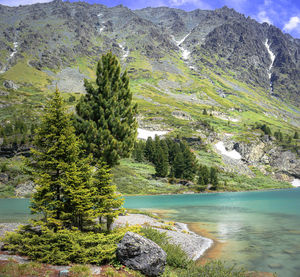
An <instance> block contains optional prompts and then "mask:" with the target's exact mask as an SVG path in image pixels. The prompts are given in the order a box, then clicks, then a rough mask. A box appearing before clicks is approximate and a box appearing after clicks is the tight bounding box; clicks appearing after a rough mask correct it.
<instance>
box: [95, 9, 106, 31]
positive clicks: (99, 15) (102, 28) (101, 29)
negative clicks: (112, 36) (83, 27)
mask: <svg viewBox="0 0 300 277" xmlns="http://www.w3.org/2000/svg"><path fill="white" fill-rule="evenodd" d="M97 16H98V20H99V23H100V18H101V17H102V16H103V14H102V13H98V14H97ZM104 23H105V21H103V20H102V21H101V24H104ZM104 29H105V26H102V27H100V29H99V31H98V32H99V34H101V33H102V32H103V30H104Z"/></svg>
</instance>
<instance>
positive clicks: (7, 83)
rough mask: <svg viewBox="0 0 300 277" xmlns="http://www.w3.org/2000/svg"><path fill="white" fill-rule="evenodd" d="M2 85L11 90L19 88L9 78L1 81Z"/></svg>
mask: <svg viewBox="0 0 300 277" xmlns="http://www.w3.org/2000/svg"><path fill="white" fill-rule="evenodd" d="M3 86H5V87H6V88H8V89H13V90H17V89H18V88H19V86H18V85H16V84H15V83H14V82H13V81H11V80H5V81H4V82H3Z"/></svg>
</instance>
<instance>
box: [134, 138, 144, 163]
mask: <svg viewBox="0 0 300 277" xmlns="http://www.w3.org/2000/svg"><path fill="white" fill-rule="evenodd" d="M144 152H145V142H144V141H142V140H140V141H137V142H135V144H134V149H133V152H132V156H133V158H134V159H135V160H136V161H137V162H143V161H144Z"/></svg>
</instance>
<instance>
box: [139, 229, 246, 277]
mask: <svg viewBox="0 0 300 277" xmlns="http://www.w3.org/2000/svg"><path fill="white" fill-rule="evenodd" d="M141 232H142V233H143V234H144V236H145V237H146V238H148V239H151V240H152V241H154V242H155V243H157V244H158V245H159V246H160V247H161V248H162V249H163V250H164V251H165V252H166V253H167V267H166V270H165V272H164V274H163V275H162V276H163V277H171V276H172V277H198V276H206V277H215V276H216V277H217V276H218V277H244V276H247V273H246V271H245V270H243V269H235V268H234V267H227V266H226V265H225V264H223V263H222V262H219V261H215V262H210V263H207V264H206V265H204V266H197V265H196V263H195V262H194V261H192V260H190V259H189V258H188V256H187V254H186V253H185V252H184V251H183V250H182V249H181V248H180V247H179V246H178V245H174V244H170V243H169V242H168V236H167V234H166V233H161V232H159V231H157V230H155V229H152V228H142V229H141Z"/></svg>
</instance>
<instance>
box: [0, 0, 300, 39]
mask: <svg viewBox="0 0 300 277" xmlns="http://www.w3.org/2000/svg"><path fill="white" fill-rule="evenodd" d="M69 1H70V2H76V1H77V0H76V1H75V0H69ZM38 2H39V3H45V2H50V0H0V4H2V5H7V6H18V5H27V4H34V3H38ZM82 2H83V1H82ZM84 2H88V3H91V4H95V3H98V4H103V5H106V6H108V7H113V6H116V5H120V4H122V5H123V6H126V7H128V8H130V9H142V8H146V7H159V6H166V7H172V8H178V9H183V10H186V11H191V10H194V9H206V10H212V9H217V8H221V7H223V6H225V5H226V6H227V7H229V8H234V9H235V10H236V11H238V12H240V13H243V14H244V15H246V16H250V17H251V18H253V19H256V20H257V21H258V22H261V23H262V22H268V23H269V24H273V25H275V26H276V27H279V28H280V29H281V30H282V31H283V32H285V33H289V34H291V35H292V36H293V37H296V38H300V0H151V1H150V0H84Z"/></svg>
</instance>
